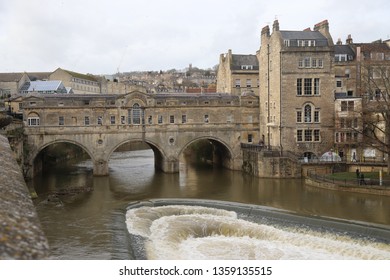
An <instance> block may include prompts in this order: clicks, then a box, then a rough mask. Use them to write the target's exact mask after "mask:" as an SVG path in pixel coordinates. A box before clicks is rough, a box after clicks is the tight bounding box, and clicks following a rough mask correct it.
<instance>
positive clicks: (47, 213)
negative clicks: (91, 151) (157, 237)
mask: <svg viewBox="0 0 390 280" xmlns="http://www.w3.org/2000/svg"><path fill="white" fill-rule="evenodd" d="M109 169H110V175H109V176H106V177H94V176H92V162H91V161H90V160H82V161H74V162H68V163H67V164H63V165H60V166H56V167H53V168H51V169H48V170H45V171H44V172H43V174H42V175H40V176H37V177H36V178H35V179H34V180H32V181H31V182H29V183H28V185H29V187H30V188H34V189H35V191H36V193H37V194H38V198H37V199H35V200H34V203H35V205H36V209H37V212H38V215H39V218H40V220H41V223H42V227H43V229H44V231H45V233H46V235H47V238H48V241H49V245H50V249H51V258H53V259H129V258H130V259H131V258H132V248H131V244H130V241H129V238H128V231H127V228H126V223H125V215H126V207H127V205H128V204H129V203H130V202H134V201H139V200H146V199H155V198H194V199H213V200H220V201H232V202H240V203H249V204H256V205H264V206H269V207H274V208H278V209H284V210H288V211H292V212H295V213H298V214H300V215H310V216H325V217H332V218H337V219H342V220H349V221H358V222H365V223H373V224H379V225H385V226H389V225H390V214H389V213H390V197H386V196H378V195H368V194H357V193H347V192H337V191H330V190H323V189H317V188H313V187H307V186H304V184H303V181H302V180H300V179H260V178H254V177H251V176H249V175H245V174H242V173H241V172H238V171H231V170H226V169H220V168H216V167H215V168H213V167H210V166H207V167H205V166H203V167H202V166H196V167H195V166H193V165H191V164H186V163H181V165H180V173H177V174H166V173H162V172H158V171H155V169H154V155H153V152H152V150H139V151H127V152H117V153H114V154H113V156H112V158H111V159H110V163H109ZM79 187H90V188H91V189H92V191H88V192H84V193H78V194H74V195H56V196H55V199H53V195H51V194H53V193H57V194H58V191H59V190H61V189H64V188H68V189H69V188H76V189H77V188H79ZM48 197H49V199H48Z"/></svg>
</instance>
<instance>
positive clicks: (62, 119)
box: [58, 116, 65, 125]
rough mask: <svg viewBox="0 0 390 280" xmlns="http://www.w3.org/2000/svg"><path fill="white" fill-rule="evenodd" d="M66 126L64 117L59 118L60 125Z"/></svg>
mask: <svg viewBox="0 0 390 280" xmlns="http://www.w3.org/2000/svg"><path fill="white" fill-rule="evenodd" d="M64 124H65V119H64V117H63V116H60V117H58V125H64Z"/></svg>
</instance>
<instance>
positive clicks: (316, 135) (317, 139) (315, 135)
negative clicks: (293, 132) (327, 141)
mask: <svg viewBox="0 0 390 280" xmlns="http://www.w3.org/2000/svg"><path fill="white" fill-rule="evenodd" d="M314 141H315V142H319V141H320V130H319V129H314Z"/></svg>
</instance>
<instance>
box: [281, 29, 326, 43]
mask: <svg viewBox="0 0 390 280" xmlns="http://www.w3.org/2000/svg"><path fill="white" fill-rule="evenodd" d="M280 34H281V36H282V39H283V40H290V46H297V41H298V40H315V41H316V47H326V46H328V39H327V38H326V37H325V36H324V35H322V34H321V32H319V31H280Z"/></svg>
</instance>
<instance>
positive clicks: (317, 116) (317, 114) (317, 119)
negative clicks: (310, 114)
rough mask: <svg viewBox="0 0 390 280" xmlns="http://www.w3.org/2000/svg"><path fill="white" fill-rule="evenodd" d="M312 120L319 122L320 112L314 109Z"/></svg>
mask: <svg viewBox="0 0 390 280" xmlns="http://www.w3.org/2000/svg"><path fill="white" fill-rule="evenodd" d="M314 122H315V123H319V122H320V112H319V111H314Z"/></svg>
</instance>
